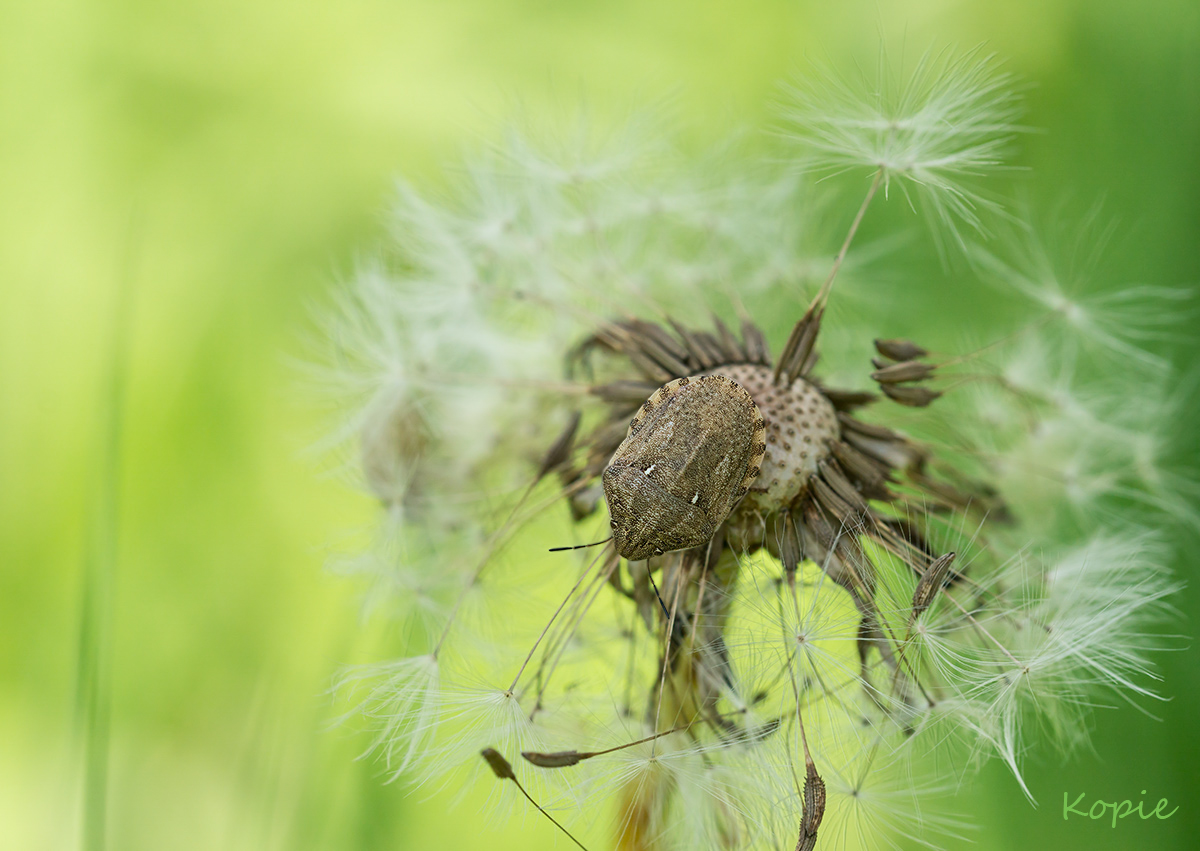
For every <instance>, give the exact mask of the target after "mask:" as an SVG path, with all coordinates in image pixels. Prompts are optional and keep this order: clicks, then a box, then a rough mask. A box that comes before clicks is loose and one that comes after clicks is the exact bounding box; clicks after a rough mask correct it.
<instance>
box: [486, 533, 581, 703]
mask: <svg viewBox="0 0 1200 851" xmlns="http://www.w3.org/2000/svg"><path fill="white" fill-rule="evenodd" d="M601 543H603V542H601ZM600 555H604V554H603V553H601V554H600ZM599 558H600V556H597V557H596V559H597V560H599ZM594 563H595V562H593V564H594ZM590 573H591V567H590V566H589V568H588V569H587V570H585V571H584V572H583V573H581V574H580V575H579V578H578V579H577V580H575V584H574V585H572V586H571V590H570V591H568V592H567V596H565V597H563V600H562V602H561V603H559V604H558V608H557V609H555V610H554V614H552V615H551V616H550V620H549V621H547V622H546V625H545V626H544V627H542V634H541V635H539V636H538V637H537V641H535V642H533V647H530V648H529V655H527V656H526V657H525V661H524V662H522V663H521V668H520V670H519V671H517V675H516V676H515V677H513V681H512V685H510V686H509V687H508V690H509V691H510V692H511V691H514V690H515V689H516V687H517V683H518V682H519V681H520V680H521V675H522V674H523V673H525V669H526V668H527V667H529V661H530V660H531V659H532V658H533V654H534V653H536V652H537V649H538V645H540V644H541V643H542V639H543V638H545V637H546V633H548V632H549V631H550V627H552V626H553V625H554V622H555V621H556V620H558V616H559V615H560V614H562V610H563V609H564V608H565V607H566V605H567V602H568V601H569V600H570V599H571V598H572V597H574V596H575V592H576V591H578V590H579V586H580V585H582V584H583V580H585V579H587V578H588V575H589V574H590Z"/></svg>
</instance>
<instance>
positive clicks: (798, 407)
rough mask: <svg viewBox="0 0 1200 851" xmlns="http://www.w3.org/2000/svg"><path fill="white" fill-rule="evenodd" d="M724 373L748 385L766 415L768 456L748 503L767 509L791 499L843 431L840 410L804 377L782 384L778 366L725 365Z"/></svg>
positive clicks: (747, 388)
mask: <svg viewBox="0 0 1200 851" xmlns="http://www.w3.org/2000/svg"><path fill="white" fill-rule="evenodd" d="M720 373H721V374H722V375H727V376H729V377H730V378H732V379H733V380H735V381H736V382H738V383H739V384H740V385H742V386H743V387H745V388H746V390H747V391H748V392H749V393H750V397H751V398H752V399H753V400H754V403H755V404H756V405H757V406H758V409H759V410H760V411H761V412H762V415H763V419H764V420H765V421H766V432H767V434H766V443H767V452H766V456H765V457H764V458H763V462H762V468H761V470H760V471H759V474H758V480H757V481H756V482H755V483H754V487H753V488H752V489H751V491H750V494H749V495H748V496H747V497H746V501H745V503H743V504H744V505H745V506H746V507H748V508H753V509H756V510H759V511H763V512H764V513H769V512H773V511H778V510H780V509H781V508H784V507H786V506H789V505H791V504H792V503H793V502H795V500H796V498H797V497H799V496H800V495H801V494H802V493H803V492H804V490H805V488H806V487H807V485H808V480H809V478H810V477H811V476H812V475H813V474H814V473H816V472H817V465H818V463H820V462H821V461H822V460H824V459H825V458H827V457H829V454H830V450H829V443H830V441H833V440H837V438H838V435H839V433H840V432H839V428H838V420H837V411H836V410H834V407H833V405H832V404H831V403H830V402H829V400H828V399H826V398H825V396H824V395H823V394H822V393H821V391H820V390H818V389H817V388H816V387H814V386H813V385H812V384H810V383H808V382H807V381H805V380H804V379H803V378H797V379H796V380H795V381H794V382H792V385H791V387H778V386H776V384H775V381H774V371H773V370H772V369H771V368H770V367H767V366H760V365H758V364H738V365H735V366H722V367H720Z"/></svg>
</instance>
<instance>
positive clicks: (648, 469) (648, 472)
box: [643, 464, 658, 476]
mask: <svg viewBox="0 0 1200 851" xmlns="http://www.w3.org/2000/svg"><path fill="white" fill-rule="evenodd" d="M657 466H658V465H657V464H651V465H650V466H649V467H647V468H646V469H645V470H644V471H643V472H644V473H645V474H646V475H647V476H648V475H650V474H651V473H653V472H654V468H655V467H657Z"/></svg>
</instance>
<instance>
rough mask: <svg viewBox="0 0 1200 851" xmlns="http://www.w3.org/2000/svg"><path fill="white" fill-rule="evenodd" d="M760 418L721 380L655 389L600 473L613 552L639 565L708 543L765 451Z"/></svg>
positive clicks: (698, 379) (738, 388)
mask: <svg viewBox="0 0 1200 851" xmlns="http://www.w3.org/2000/svg"><path fill="white" fill-rule="evenodd" d="M766 447H767V444H766V425H765V423H764V421H763V416H762V412H761V411H759V409H758V406H757V405H755V404H754V400H753V399H752V398H750V394H749V393H748V392H747V391H746V389H745V388H744V387H742V385H740V384H738V383H737V382H736V381H734V380H733V379H732V378H729V377H728V376H725V375H714V374H710V375H700V376H692V377H687V378H677V379H675V380H674V381H671V382H669V383H667V384H664V385H663V386H662V387H660V388H658V389H657V390H655V391H654V393H653V394H652V395H651V396H650V398H649V399H647V400H646V402H645V404H643V405H642V407H641V408H640V409H639V410H638V412H637V414H636V415H635V416H634V418H633V420H632V421H631V422H630V424H629V431H628V432H627V433H626V435H625V440H624V441H623V442H622V443H621V445H620V446H619V447H617V451H616V452H615V453H614V454H613V457H612V460H611V461H610V462H609V464H608V466H607V467H606V468H605V469H604V473H603V476H602V480H603V483H604V496H605V499H606V500H607V501H608V511H609V515H610V516H611V518H612V532H613V543H614V545H615V546H616V549H617V552H618V553H620V554H621V555H622V556H624V557H625V558H627V559H630V560H632V561H637V560H640V559H646V558H649V557H650V556H655V555H662V554H663V553H665V552H671V551H672V550H683V549H689V548H691V547H697V546H700V545H701V544H704V543H706V542H707V541H709V540H711V538H712V536H713V535H714V534H715V532H716V530H717V528H718V527H719V526H720V525H721V523H723V522H724V520H725V518H726V517H728V516H729V513H730V512H731V511H732V510H733V507H734V506H735V505H736V504H737V502H738V500H740V499H741V498H742V497H743V496H745V494H746V491H748V490H749V488H750V483H751V482H753V481H754V479H755V478H756V477H757V476H758V472H759V469H760V468H761V466H762V460H763V455H764V454H765V453H766Z"/></svg>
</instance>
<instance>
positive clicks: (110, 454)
mask: <svg viewBox="0 0 1200 851" xmlns="http://www.w3.org/2000/svg"><path fill="white" fill-rule="evenodd" d="M133 230H134V229H133V228H132V227H131V228H130V232H131V236H132V233H133ZM133 245H134V240H133V239H132V238H131V239H129V241H128V246H127V249H126V252H125V258H124V260H123V262H122V269H121V274H120V276H119V279H118V282H117V292H116V304H115V307H114V312H113V317H112V339H111V341H110V348H109V357H108V369H107V372H108V374H107V376H106V386H105V389H104V391H103V393H102V396H101V399H100V400H99V406H98V416H97V420H98V422H99V423H100V427H101V435H100V439H101V448H100V469H99V474H98V480H97V482H96V490H95V492H94V494H93V503H92V506H91V511H90V513H91V523H90V527H91V529H90V532H89V539H88V543H87V546H86V549H85V552H84V555H83V566H82V572H83V598H82V600H81V602H80V613H79V621H80V623H79V652H78V663H77V669H76V684H75V707H74V716H75V736H76V742H77V743H78V744H79V746H80V747H81V749H82V754H81V756H82V763H83V764H82V769H83V777H82V787H83V788H82V794H83V802H82V803H83V814H82V815H83V818H82V825H81V832H80V847H81V848H82V849H84V851H102V849H103V848H105V845H106V838H107V815H108V763H109V734H110V726H111V725H110V722H111V711H112V624H113V606H114V599H115V583H116V572H117V550H118V545H119V534H118V533H119V528H120V479H121V443H122V439H121V438H122V433H123V425H124V423H123V419H124V407H125V393H126V379H127V374H128V347H129V331H130V326H131V314H132V306H133V262H132V260H133V250H132V249H133Z"/></svg>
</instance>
